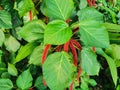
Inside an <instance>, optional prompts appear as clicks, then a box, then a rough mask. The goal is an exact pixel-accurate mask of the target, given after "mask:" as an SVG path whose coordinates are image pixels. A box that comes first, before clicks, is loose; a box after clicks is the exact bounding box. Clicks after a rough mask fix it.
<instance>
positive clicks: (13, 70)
mask: <svg viewBox="0 0 120 90" xmlns="http://www.w3.org/2000/svg"><path fill="white" fill-rule="evenodd" d="M8 73H9V74H11V75H12V76H17V75H18V71H17V69H16V67H15V66H14V65H13V64H10V63H8Z"/></svg>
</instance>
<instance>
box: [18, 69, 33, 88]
mask: <svg viewBox="0 0 120 90" xmlns="http://www.w3.org/2000/svg"><path fill="white" fill-rule="evenodd" d="M32 81H33V78H32V75H31V73H30V71H29V69H28V70H26V71H24V72H22V74H21V75H19V76H18V78H17V80H16V84H17V86H18V87H19V88H20V89H22V90H28V89H29V88H30V87H31V86H32Z"/></svg>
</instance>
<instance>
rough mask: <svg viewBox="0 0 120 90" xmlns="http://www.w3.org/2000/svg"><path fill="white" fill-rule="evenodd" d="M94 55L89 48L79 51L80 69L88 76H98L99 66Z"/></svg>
mask: <svg viewBox="0 0 120 90" xmlns="http://www.w3.org/2000/svg"><path fill="white" fill-rule="evenodd" d="M96 57H97V56H96V54H95V53H94V52H93V51H92V50H91V49H90V48H83V49H82V51H81V58H82V69H83V70H85V71H86V72H87V74H89V75H98V73H99V70H100V65H99V63H98V61H97V58H96Z"/></svg>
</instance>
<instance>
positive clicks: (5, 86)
mask: <svg viewBox="0 0 120 90" xmlns="http://www.w3.org/2000/svg"><path fill="white" fill-rule="evenodd" d="M12 88H13V83H12V81H11V80H10V79H0V90H12Z"/></svg>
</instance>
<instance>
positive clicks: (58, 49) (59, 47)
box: [55, 45, 63, 52]
mask: <svg viewBox="0 0 120 90" xmlns="http://www.w3.org/2000/svg"><path fill="white" fill-rule="evenodd" d="M62 48H63V45H59V46H58V47H57V48H56V50H55V51H56V52H60V51H61V49H62Z"/></svg>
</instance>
